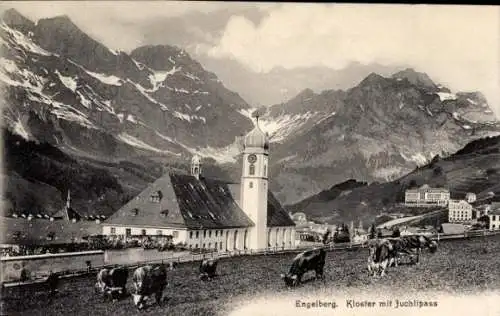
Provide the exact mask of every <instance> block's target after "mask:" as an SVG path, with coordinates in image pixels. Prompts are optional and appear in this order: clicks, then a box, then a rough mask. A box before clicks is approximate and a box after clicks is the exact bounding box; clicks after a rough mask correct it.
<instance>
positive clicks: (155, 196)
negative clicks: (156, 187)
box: [149, 191, 163, 203]
mask: <svg viewBox="0 0 500 316" xmlns="http://www.w3.org/2000/svg"><path fill="white" fill-rule="evenodd" d="M162 198H163V194H162V193H161V191H157V192H155V193H153V194H151V196H150V197H149V200H150V201H151V202H153V203H160V201H161V199H162Z"/></svg>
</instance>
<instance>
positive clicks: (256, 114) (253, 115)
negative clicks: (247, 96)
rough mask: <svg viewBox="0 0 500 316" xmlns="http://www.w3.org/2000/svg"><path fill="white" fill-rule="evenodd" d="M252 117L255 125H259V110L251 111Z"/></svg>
mask: <svg viewBox="0 0 500 316" xmlns="http://www.w3.org/2000/svg"><path fill="white" fill-rule="evenodd" d="M252 117H255V121H256V123H257V124H259V117H260V112H259V110H255V111H253V113H252Z"/></svg>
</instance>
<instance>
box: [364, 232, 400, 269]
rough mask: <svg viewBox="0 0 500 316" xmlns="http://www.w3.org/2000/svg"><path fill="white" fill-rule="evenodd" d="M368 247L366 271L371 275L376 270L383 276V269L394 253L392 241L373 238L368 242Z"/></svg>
mask: <svg viewBox="0 0 500 316" xmlns="http://www.w3.org/2000/svg"><path fill="white" fill-rule="evenodd" d="M368 249H369V255H368V272H369V273H372V275H373V276H375V275H376V274H377V272H379V273H380V276H382V277H383V276H385V270H386V269H387V267H388V266H389V263H390V262H391V261H392V259H393V258H394V257H395V254H396V252H395V250H394V247H393V245H392V243H391V242H390V241H388V240H386V239H380V240H375V241H373V242H371V243H370V244H369V246H368Z"/></svg>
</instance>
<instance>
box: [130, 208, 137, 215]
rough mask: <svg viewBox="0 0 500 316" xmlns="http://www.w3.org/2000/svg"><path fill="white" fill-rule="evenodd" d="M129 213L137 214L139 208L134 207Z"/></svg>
mask: <svg viewBox="0 0 500 316" xmlns="http://www.w3.org/2000/svg"><path fill="white" fill-rule="evenodd" d="M130 214H131V215H132V216H137V215H138V214H139V209H138V208H134V209H132V210H131V211H130Z"/></svg>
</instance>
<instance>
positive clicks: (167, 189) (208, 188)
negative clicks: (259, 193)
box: [105, 172, 295, 229]
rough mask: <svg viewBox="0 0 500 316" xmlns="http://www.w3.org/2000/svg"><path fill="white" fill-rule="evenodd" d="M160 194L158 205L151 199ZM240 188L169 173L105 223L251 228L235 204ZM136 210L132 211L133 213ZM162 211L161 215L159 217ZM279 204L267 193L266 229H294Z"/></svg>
mask: <svg viewBox="0 0 500 316" xmlns="http://www.w3.org/2000/svg"><path fill="white" fill-rule="evenodd" d="M158 192H159V193H160V195H161V197H160V199H159V202H153V201H151V197H152V196H153V195H155V194H158ZM239 197H240V185H239V184H236V183H228V182H226V181H221V180H215V179H208V178H200V179H199V180H198V179H196V178H195V177H193V176H191V175H187V174H181V173H177V172H169V173H168V174H166V175H164V176H162V177H161V178H159V179H158V180H156V181H155V182H154V183H153V184H151V185H150V186H148V187H147V188H146V189H145V190H144V191H142V192H141V193H140V194H139V195H138V196H137V197H136V198H134V199H133V200H131V201H129V202H128V203H127V204H125V205H124V206H123V207H122V208H120V209H119V210H118V211H117V212H116V213H115V214H113V215H111V216H110V217H109V218H108V219H107V220H105V223H108V224H116V225H126V226H142V227H172V228H175V227H178V228H189V229H221V228H240V227H249V226H253V225H254V223H253V222H252V221H251V220H250V218H249V217H248V216H247V215H246V214H245V213H244V212H243V210H242V209H241V208H240V206H239V205H238V202H239V200H240V199H239ZM134 210H136V211H134ZM162 212H163V215H162ZM294 225H295V224H294V222H293V221H292V220H291V219H290V218H289V216H288V214H287V213H286V211H285V210H284V209H283V208H282V207H281V204H280V203H279V202H278V200H276V198H275V197H274V195H273V194H272V193H271V192H269V197H268V226H270V227H275V226H294Z"/></svg>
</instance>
